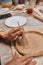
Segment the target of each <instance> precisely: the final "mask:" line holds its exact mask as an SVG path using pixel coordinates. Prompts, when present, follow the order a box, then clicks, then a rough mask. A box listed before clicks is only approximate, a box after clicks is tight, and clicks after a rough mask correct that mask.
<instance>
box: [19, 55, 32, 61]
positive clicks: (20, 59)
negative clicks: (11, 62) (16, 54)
mask: <svg viewBox="0 0 43 65" xmlns="http://www.w3.org/2000/svg"><path fill="white" fill-rule="evenodd" d="M30 57H32V55H25V56H22V57H20V58H19V60H18V61H20V62H22V61H25V60H26V59H28V58H30Z"/></svg>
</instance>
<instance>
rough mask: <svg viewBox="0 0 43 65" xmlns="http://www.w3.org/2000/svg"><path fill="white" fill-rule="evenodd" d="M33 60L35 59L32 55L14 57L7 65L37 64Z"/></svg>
mask: <svg viewBox="0 0 43 65" xmlns="http://www.w3.org/2000/svg"><path fill="white" fill-rule="evenodd" d="M32 60H33V57H32V56H31V55H25V56H22V57H17V56H14V57H13V59H12V60H11V61H10V62H8V63H7V64H6V65H35V64H36V62H35V61H32Z"/></svg>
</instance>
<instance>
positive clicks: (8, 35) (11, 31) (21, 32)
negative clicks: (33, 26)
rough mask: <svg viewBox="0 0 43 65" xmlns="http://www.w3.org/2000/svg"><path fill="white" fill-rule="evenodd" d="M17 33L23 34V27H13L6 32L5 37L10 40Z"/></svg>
mask: <svg viewBox="0 0 43 65" xmlns="http://www.w3.org/2000/svg"><path fill="white" fill-rule="evenodd" d="M19 35H24V29H23V28H13V29H11V30H10V31H9V32H8V33H7V37H8V38H9V39H11V40H14V39H15V38H16V37H17V36H19Z"/></svg>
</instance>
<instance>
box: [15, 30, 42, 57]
mask: <svg viewBox="0 0 43 65" xmlns="http://www.w3.org/2000/svg"><path fill="white" fill-rule="evenodd" d="M25 37H26V39H27V41H28V44H26V45H23V46H22V45H19V43H16V49H17V50H18V51H19V52H20V53H21V54H32V55H33V56H40V55H42V54H43V31H39V30H35V29H32V30H29V31H28V32H27V33H25Z"/></svg>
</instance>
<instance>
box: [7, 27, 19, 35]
mask: <svg viewBox="0 0 43 65" xmlns="http://www.w3.org/2000/svg"><path fill="white" fill-rule="evenodd" d="M16 31H19V27H15V28H12V29H11V30H10V31H9V32H8V33H9V34H12V33H15V32H16Z"/></svg>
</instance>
